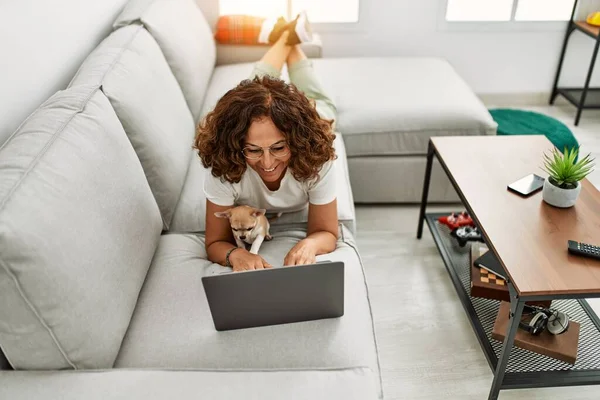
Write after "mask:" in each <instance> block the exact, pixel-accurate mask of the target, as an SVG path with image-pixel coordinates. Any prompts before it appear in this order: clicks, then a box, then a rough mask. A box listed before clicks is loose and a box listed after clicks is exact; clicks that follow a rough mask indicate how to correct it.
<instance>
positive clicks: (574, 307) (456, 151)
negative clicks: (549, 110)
mask: <svg viewBox="0 0 600 400" xmlns="http://www.w3.org/2000/svg"><path fill="white" fill-rule="evenodd" d="M552 147H553V145H552V143H551V142H550V141H549V140H548V139H547V138H546V137H545V136H543V135H532V136H475V137H473V136H460V137H433V138H431V140H430V142H429V148H428V154H427V168H426V172H425V182H424V187H423V198H422V203H421V211H420V215H419V224H418V230H417V238H421V236H422V233H423V223H424V222H427V224H428V226H429V228H430V230H431V232H432V235H433V237H434V240H435V242H436V245H437V247H438V249H439V250H440V253H441V255H442V258H443V259H444V263H445V264H446V268H447V270H448V272H449V274H450V277H451V278H452V281H453V284H454V286H455V288H456V290H457V292H458V295H459V297H460V298H461V301H462V303H463V306H464V307H465V310H466V312H467V314H468V316H469V317H470V321H471V324H472V326H473V328H474V330H475V333H476V334H477V336H478V339H479V341H480V344H481V345H482V348H483V350H484V353H485V354H486V357H487V359H488V362H489V364H490V367H491V368H492V371H493V372H494V380H493V383H492V387H491V390H490V394H489V399H497V398H498V394H499V391H500V390H501V389H516V388H525V387H546V386H570V385H590V384H599V383H600V320H599V319H598V317H597V316H596V314H595V313H594V312H593V310H592V309H591V308H590V307H589V305H588V303H587V302H586V301H585V300H584V298H590V297H600V261H597V260H593V259H590V258H584V257H578V256H574V255H571V254H570V253H568V251H567V241H568V240H569V239H571V240H576V241H579V242H585V243H591V244H596V245H598V244H599V243H600V192H599V191H598V190H597V189H596V188H595V187H594V186H593V185H592V184H591V183H590V182H589V181H588V180H587V179H586V180H584V181H583V182H582V184H583V187H582V191H581V194H580V197H579V199H578V200H577V203H576V205H575V206H574V207H572V208H568V209H558V208H554V207H552V206H550V205H548V204H546V203H545V202H543V201H542V193H541V191H540V192H538V193H536V194H534V195H532V196H530V197H528V198H522V197H520V196H518V195H516V194H513V193H512V192H509V191H508V190H507V189H506V186H507V185H508V184H509V183H511V182H514V181H516V180H517V179H519V178H521V177H524V176H526V175H528V174H530V173H536V174H538V175H540V176H543V177H547V174H546V173H545V172H544V171H543V170H542V169H541V168H540V166H541V165H542V155H543V153H544V152H547V153H548V152H549V151H550V150H551V149H552ZM434 156H435V157H437V159H438V160H439V162H440V164H441V166H442V168H443V169H444V170H445V172H446V174H447V175H448V177H449V178H450V181H451V182H452V184H453V185H454V188H455V189H456V191H457V193H458V194H459V196H460V198H461V200H462V202H463V205H464V207H465V208H466V209H467V211H468V212H469V213H470V215H471V216H472V217H473V219H474V221H475V223H476V224H477V226H478V227H479V228H480V230H481V231H482V234H483V238H484V240H485V242H486V244H487V246H488V247H489V249H490V251H493V252H494V254H495V255H496V256H497V257H498V259H499V260H500V262H501V263H502V265H503V266H504V268H505V270H506V271H507V274H508V278H509V282H508V286H509V292H510V298H511V317H512V319H511V323H510V324H509V328H508V331H507V334H506V338H505V340H504V343H503V344H502V345H501V346H500V342H497V343H496V341H495V340H493V339H491V337H490V331H491V325H490V318H491V319H492V323H493V319H494V317H495V315H494V313H497V310H498V308H497V307H498V306H499V302H498V301H493V300H487V299H475V298H471V297H470V295H469V290H468V282H466V281H465V268H468V266H467V267H465V265H463V264H465V257H466V256H465V255H464V254H460V252H458V251H457V249H456V248H453V246H452V245H450V244H449V243H451V240H450V238H449V237H448V234H447V232H443V229H441V227H443V225H440V224H439V223H438V222H437V217H438V216H440V215H442V214H437V215H436V214H426V212H425V211H426V207H427V196H428V191H429V182H430V177H431V169H432V165H433V159H434ZM467 253H468V252H467ZM467 279H468V278H467ZM540 300H556V301H555V302H553V307H556V308H559V309H561V311H563V310H565V312H567V314H568V315H569V316H570V317H571V319H573V320H576V321H577V322H579V323H580V324H581V334H580V339H579V348H578V359H577V362H576V363H575V365H571V364H566V363H564V362H561V361H557V360H554V359H550V358H548V357H546V356H542V355H539V354H537V353H531V352H528V351H526V350H523V349H518V348H513V343H514V338H515V334H516V332H517V329H518V322H519V321H520V319H521V314H522V312H523V306H524V304H525V302H528V301H540ZM509 356H510V357H509ZM507 367H508V368H507Z"/></svg>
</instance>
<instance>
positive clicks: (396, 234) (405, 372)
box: [357, 105, 600, 400]
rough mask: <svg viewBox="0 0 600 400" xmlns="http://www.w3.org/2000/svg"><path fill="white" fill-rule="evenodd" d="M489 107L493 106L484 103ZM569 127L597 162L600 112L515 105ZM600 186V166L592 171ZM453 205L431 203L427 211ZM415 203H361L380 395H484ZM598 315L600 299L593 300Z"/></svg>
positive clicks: (468, 333) (557, 393) (599, 389)
mask: <svg viewBox="0 0 600 400" xmlns="http://www.w3.org/2000/svg"><path fill="white" fill-rule="evenodd" d="M488 107H490V108H492V107H493V106H492V105H488ZM518 108H521V109H529V110H532V111H538V112H541V113H544V114H547V115H550V116H553V117H555V118H557V119H559V120H560V121H562V122H564V123H565V124H567V126H569V127H570V128H571V130H572V131H573V133H574V134H575V136H576V138H577V139H578V141H579V142H580V143H581V151H582V153H584V154H587V153H588V152H591V153H592V155H593V156H594V157H596V160H598V164H600V111H595V110H594V111H590V110H587V111H586V110H584V112H583V117H582V119H581V121H580V124H579V126H578V127H574V126H573V120H574V115H575V109H574V107H572V106H566V105H560V106H554V107H547V106H546V107H544V106H536V107H518ZM589 179H590V181H592V183H593V184H594V185H595V186H596V187H598V188H600V165H599V166H598V168H597V169H596V171H595V172H594V173H593V174H592V175H591V176H590V178H589ZM436 209H439V210H440V211H446V210H453V209H455V207H453V206H447V207H435V208H430V209H429V210H436ZM417 220H418V207H417V206H358V207H357V225H358V235H357V240H358V246H359V249H360V252H361V255H362V257H363V261H364V263H365V268H366V272H367V279H368V284H369V290H370V295H371V301H372V306H373V314H374V320H375V329H376V333H377V340H378V345H379V351H380V359H381V367H382V377H383V384H384V392H385V398H386V399H387V400H392V399H439V398H443V399H445V400H454V399H457V400H458V399H460V400H471V399H472V400H481V399H487V396H488V393H489V389H490V386H491V383H492V378H493V376H492V373H491V371H490V368H489V366H488V364H487V361H486V359H485V356H484V355H483V352H482V350H481V348H480V346H479V343H478V341H477V339H476V337H475V334H474V333H473V331H472V329H471V326H470V325H469V322H468V319H467V317H466V315H465V313H464V311H463V308H462V305H461V304H460V301H459V300H458V297H457V296H456V292H455V290H454V287H453V286H452V284H451V282H450V278H449V277H448V274H447V272H446V270H445V267H444V264H443V261H442V259H441V258H440V256H439V253H438V251H437V249H436V247H435V244H434V243H433V239H432V238H431V235H430V234H429V233H428V230H427V228H426V229H425V232H426V233H425V234H424V235H423V239H422V240H417V239H416V238H415V233H416V225H417ZM590 303H591V304H592V306H593V307H594V308H595V310H596V312H597V313H598V314H599V315H600V301H598V300H594V301H593V302H592V301H590ZM599 398H600V386H589V387H571V388H544V389H521V390H509V391H502V392H501V393H500V399H501V400H509V399H511V400H525V399H526V400H536V399H539V400H550V399H569V400H584V399H586V400H587V399H589V400H596V399H599Z"/></svg>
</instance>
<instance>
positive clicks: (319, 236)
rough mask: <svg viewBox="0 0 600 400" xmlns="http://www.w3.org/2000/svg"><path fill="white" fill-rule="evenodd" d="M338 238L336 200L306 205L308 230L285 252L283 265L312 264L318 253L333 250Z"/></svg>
mask: <svg viewBox="0 0 600 400" xmlns="http://www.w3.org/2000/svg"><path fill="white" fill-rule="evenodd" d="M337 239H338V217H337V200H333V201H332V202H331V203H328V204H323V205H315V204H310V205H309V206H308V231H307V236H306V238H304V239H302V240H301V241H299V242H298V243H297V244H296V245H295V246H294V247H293V248H292V249H291V250H290V252H289V253H288V254H287V256H286V257H285V259H284V261H283V263H284V265H301V264H312V263H314V262H315V257H316V256H318V255H320V254H327V253H331V252H332V251H334V250H335V247H336V243H337Z"/></svg>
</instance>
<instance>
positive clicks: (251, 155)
mask: <svg viewBox="0 0 600 400" xmlns="http://www.w3.org/2000/svg"><path fill="white" fill-rule="evenodd" d="M265 149H268V150H269V153H271V155H272V156H273V157H275V158H283V157H285V156H287V155H288V154H290V148H289V147H288V146H287V144H286V143H285V142H277V143H275V144H272V145H271V146H269V147H258V146H246V147H244V148H243V149H242V153H243V154H244V157H246V158H247V159H249V160H258V159H259V158H261V157H262V156H263V154H265Z"/></svg>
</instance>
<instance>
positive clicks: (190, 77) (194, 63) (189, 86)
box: [114, 0, 216, 120]
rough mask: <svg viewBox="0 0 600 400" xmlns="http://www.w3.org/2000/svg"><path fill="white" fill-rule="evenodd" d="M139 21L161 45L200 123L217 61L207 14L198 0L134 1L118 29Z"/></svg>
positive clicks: (115, 24) (116, 26)
mask: <svg viewBox="0 0 600 400" xmlns="http://www.w3.org/2000/svg"><path fill="white" fill-rule="evenodd" d="M137 21H140V22H141V23H142V24H144V26H145V27H146V29H148V31H149V32H150V33H151V34H152V36H153V37H154V39H155V40H156V42H157V43H158V45H159V46H160V48H161V50H162V52H163V54H164V55H165V58H166V59H167V62H168V63H169V66H170V67H171V70H172V71H173V74H174V75H175V78H177V81H178V82H179V85H180V86H181V89H182V90H183V94H184V96H185V99H186V100H187V103H188V106H189V108H190V110H191V111H192V115H193V116H194V120H197V119H198V118H199V116H200V110H201V108H202V101H203V100H204V94H205V92H206V88H207V86H208V81H209V80H210V76H211V74H212V71H213V68H214V66H215V60H216V47H215V41H214V38H213V34H212V30H211V28H210V26H209V25H208V22H206V19H205V18H204V15H203V14H202V12H201V11H200V9H199V8H198V6H197V5H196V2H195V1H194V0H133V1H130V2H129V3H128V4H127V5H126V6H125V8H124V9H123V12H122V13H121V15H119V16H118V17H117V19H116V21H115V23H114V27H115V28H119V27H123V26H126V25H129V24H131V23H133V22H137Z"/></svg>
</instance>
